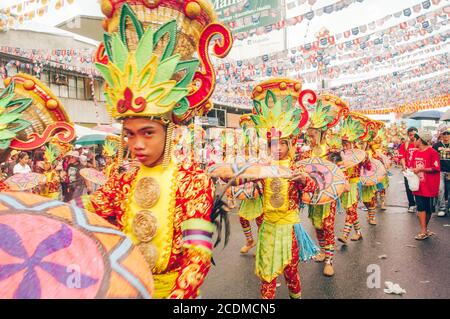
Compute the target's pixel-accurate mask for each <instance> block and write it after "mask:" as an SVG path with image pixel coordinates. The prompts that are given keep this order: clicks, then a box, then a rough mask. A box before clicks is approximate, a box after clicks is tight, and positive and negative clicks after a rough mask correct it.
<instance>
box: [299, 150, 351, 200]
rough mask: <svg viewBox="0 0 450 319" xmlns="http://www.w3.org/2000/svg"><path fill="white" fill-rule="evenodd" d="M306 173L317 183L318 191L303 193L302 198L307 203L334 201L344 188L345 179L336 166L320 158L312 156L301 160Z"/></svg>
mask: <svg viewBox="0 0 450 319" xmlns="http://www.w3.org/2000/svg"><path fill="white" fill-rule="evenodd" d="M300 164H302V165H304V166H305V171H306V173H308V174H309V176H311V177H312V178H313V179H314V180H315V181H316V183H317V186H318V189H319V190H318V191H317V192H315V193H303V196H302V200H303V202H304V203H306V204H309V205H324V204H328V203H330V202H332V201H335V200H337V199H338V198H339V196H341V194H342V193H343V192H344V190H345V185H346V179H345V175H344V173H343V172H342V171H341V170H340V168H339V167H338V166H336V165H335V164H333V163H332V162H330V161H327V160H325V159H322V158H318V157H312V158H309V159H307V160H304V161H301V162H300Z"/></svg>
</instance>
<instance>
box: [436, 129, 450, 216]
mask: <svg viewBox="0 0 450 319" xmlns="http://www.w3.org/2000/svg"><path fill="white" fill-rule="evenodd" d="M439 133H440V134H439V135H440V142H438V143H436V144H435V145H434V146H433V148H434V149H435V150H436V151H437V152H438V153H439V156H440V159H441V179H440V185H439V198H438V210H439V212H438V216H439V217H444V216H445V215H446V214H447V202H448V194H449V190H450V127H448V126H444V127H442V128H441V129H440V132H439Z"/></svg>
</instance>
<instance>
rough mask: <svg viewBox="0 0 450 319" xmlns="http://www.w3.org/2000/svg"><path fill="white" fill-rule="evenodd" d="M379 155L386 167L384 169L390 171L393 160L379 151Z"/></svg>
mask: <svg viewBox="0 0 450 319" xmlns="http://www.w3.org/2000/svg"><path fill="white" fill-rule="evenodd" d="M377 155H378V156H379V157H380V158H381V162H382V164H383V165H384V167H385V168H386V169H389V168H390V167H391V160H390V159H389V157H388V156H386V155H385V154H383V153H382V152H380V151H379V150H378V151H377Z"/></svg>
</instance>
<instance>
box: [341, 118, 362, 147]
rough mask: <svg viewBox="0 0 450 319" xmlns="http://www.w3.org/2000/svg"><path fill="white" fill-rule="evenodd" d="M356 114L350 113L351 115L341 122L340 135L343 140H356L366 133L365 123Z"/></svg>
mask: <svg viewBox="0 0 450 319" xmlns="http://www.w3.org/2000/svg"><path fill="white" fill-rule="evenodd" d="M354 115H355V114H354V113H350V114H349V116H348V117H347V118H346V119H345V120H344V121H342V123H341V126H340V128H339V135H340V137H341V138H342V140H345V141H349V142H355V141H356V140H357V139H359V138H360V137H361V136H363V135H364V132H365V126H364V123H363V122H362V121H361V120H360V119H358V117H356V116H354Z"/></svg>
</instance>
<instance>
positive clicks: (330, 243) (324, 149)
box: [301, 94, 349, 276]
mask: <svg viewBox="0 0 450 319" xmlns="http://www.w3.org/2000/svg"><path fill="white" fill-rule="evenodd" d="M348 113H349V107H348V105H347V103H346V102H344V101H343V100H341V99H340V98H339V97H336V96H333V95H330V94H322V95H320V96H319V98H318V102H317V106H316V107H315V108H314V109H313V110H311V111H310V124H309V127H308V130H312V131H314V132H316V133H317V134H318V135H319V138H318V139H317V140H315V141H310V142H312V143H310V144H311V145H310V146H311V149H310V150H309V151H306V152H304V153H303V154H302V155H301V158H302V159H307V158H313V157H318V158H322V159H328V157H329V155H330V153H331V152H330V148H329V146H328V145H327V143H326V139H325V138H324V137H325V135H326V133H327V131H328V130H329V129H331V128H333V127H335V126H336V125H337V124H339V121H340V119H341V118H343V117H346V116H347V114H348ZM336 208H337V203H336V201H332V202H329V203H325V204H322V205H308V213H309V218H310V219H311V222H312V224H313V226H314V228H315V229H316V236H317V240H318V242H319V246H320V248H321V254H320V256H319V257H318V258H317V261H325V267H324V275H326V276H333V275H334V270H333V267H332V265H333V258H334V248H335V245H336V240H335V234H334V224H335V217H336Z"/></svg>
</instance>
